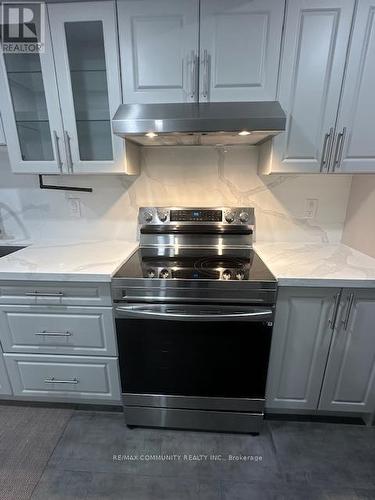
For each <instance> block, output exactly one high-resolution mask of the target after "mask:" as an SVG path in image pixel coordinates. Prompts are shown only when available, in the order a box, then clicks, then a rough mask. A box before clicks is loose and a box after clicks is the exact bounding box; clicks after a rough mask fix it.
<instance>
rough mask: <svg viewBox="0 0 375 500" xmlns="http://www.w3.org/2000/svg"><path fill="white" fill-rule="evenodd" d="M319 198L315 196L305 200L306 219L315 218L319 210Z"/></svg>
mask: <svg viewBox="0 0 375 500" xmlns="http://www.w3.org/2000/svg"><path fill="white" fill-rule="evenodd" d="M318 203H319V202H318V200H317V199H315V198H307V199H306V201H305V212H304V218H305V219H314V218H315V216H316V214H317V212H318Z"/></svg>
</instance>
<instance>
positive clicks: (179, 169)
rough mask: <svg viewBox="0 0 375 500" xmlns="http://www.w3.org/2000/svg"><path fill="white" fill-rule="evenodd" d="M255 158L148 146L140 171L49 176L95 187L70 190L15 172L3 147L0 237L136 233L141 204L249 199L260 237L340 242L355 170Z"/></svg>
mask: <svg viewBox="0 0 375 500" xmlns="http://www.w3.org/2000/svg"><path fill="white" fill-rule="evenodd" d="M257 158H258V150H257V148H256V147H253V148H246V147H240V148H239V147H237V148H228V149H227V150H224V149H222V148H217V149H216V148H209V147H203V148H202V147H201V148H196V147H190V148H152V149H151V148H150V149H147V150H145V151H144V154H143V166H142V172H141V175H140V176H139V177H135V178H127V177H125V176H109V175H108V176H104V175H98V176H75V177H69V176H63V177H59V176H53V177H52V176H47V177H46V180H47V181H48V182H50V183H56V184H62V183H64V184H68V185H78V186H89V187H92V188H93V189H94V192H93V193H73V192H70V193H68V194H66V193H65V192H63V191H62V192H59V191H44V190H40V189H39V187H38V178H37V176H35V175H19V174H17V175H13V174H12V173H11V171H10V166H9V160H8V156H7V150H6V148H5V147H0V230H1V234H0V237H1V235H2V237H3V238H6V239H9V240H12V239H14V240H20V239H27V240H32V241H37V240H41V239H50V238H58V239H61V238H66V239H76V238H79V239H85V240H92V239H107V238H108V239H114V238H115V239H116V238H119V239H122V238H124V239H130V240H133V239H135V237H136V216H137V209H138V207H139V206H144V205H161V206H162V205H167V206H168V205H181V206H185V205H186V206H214V205H234V206H235V205H238V206H240V205H244V206H246V205H248V206H253V207H255V213H256V222H257V240H258V241H270V242H271V241H274V242H275V241H276V242H278V241H279V242H280V241H284V242H288V241H303V242H319V243H321V242H330V243H336V242H339V241H340V240H341V236H342V231H343V226H344V221H345V214H346V207H347V203H348V198H349V192H350V185H351V176H341V175H337V176H328V175H277V176H268V177H260V176H258V175H257ZM68 197H74V198H79V199H80V202H81V217H80V218H74V217H72V216H71V215H70V211H69V199H68ZM307 198H309V199H318V202H319V206H318V210H317V214H316V217H314V218H313V219H306V218H304V209H305V201H306V199H307Z"/></svg>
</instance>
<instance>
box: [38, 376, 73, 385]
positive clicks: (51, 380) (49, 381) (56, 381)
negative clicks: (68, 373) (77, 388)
mask: <svg viewBox="0 0 375 500" xmlns="http://www.w3.org/2000/svg"><path fill="white" fill-rule="evenodd" d="M44 383H45V384H78V383H79V380H78V378H75V377H74V379H72V380H59V379H57V378H55V377H51V378H46V379H45V380H44Z"/></svg>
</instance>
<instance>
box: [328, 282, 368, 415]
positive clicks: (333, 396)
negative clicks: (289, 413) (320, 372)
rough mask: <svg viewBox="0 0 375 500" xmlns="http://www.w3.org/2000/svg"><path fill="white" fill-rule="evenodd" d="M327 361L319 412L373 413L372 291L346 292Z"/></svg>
mask: <svg viewBox="0 0 375 500" xmlns="http://www.w3.org/2000/svg"><path fill="white" fill-rule="evenodd" d="M342 301H343V302H344V303H345V307H344V308H343V311H342V314H341V317H340V322H341V325H340V328H339V329H337V330H336V332H335V335H334V337H333V341H332V346H331V350H330V354H329V358H328V364H327V369H326V375H325V378H324V384H323V389H322V395H321V399H320V404H319V409H321V410H333V411H335V410H336V411H350V412H361V413H371V412H373V411H374V410H375V327H374V325H375V291H374V290H356V291H354V290H347V291H345V293H344V296H343V299H342Z"/></svg>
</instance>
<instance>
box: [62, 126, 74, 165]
mask: <svg viewBox="0 0 375 500" xmlns="http://www.w3.org/2000/svg"><path fill="white" fill-rule="evenodd" d="M64 142H65V151H66V160H67V162H68V170H69V172H70V173H71V174H72V173H73V160H72V149H71V147H70V136H69V134H68V132H67V131H66V130H64Z"/></svg>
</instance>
